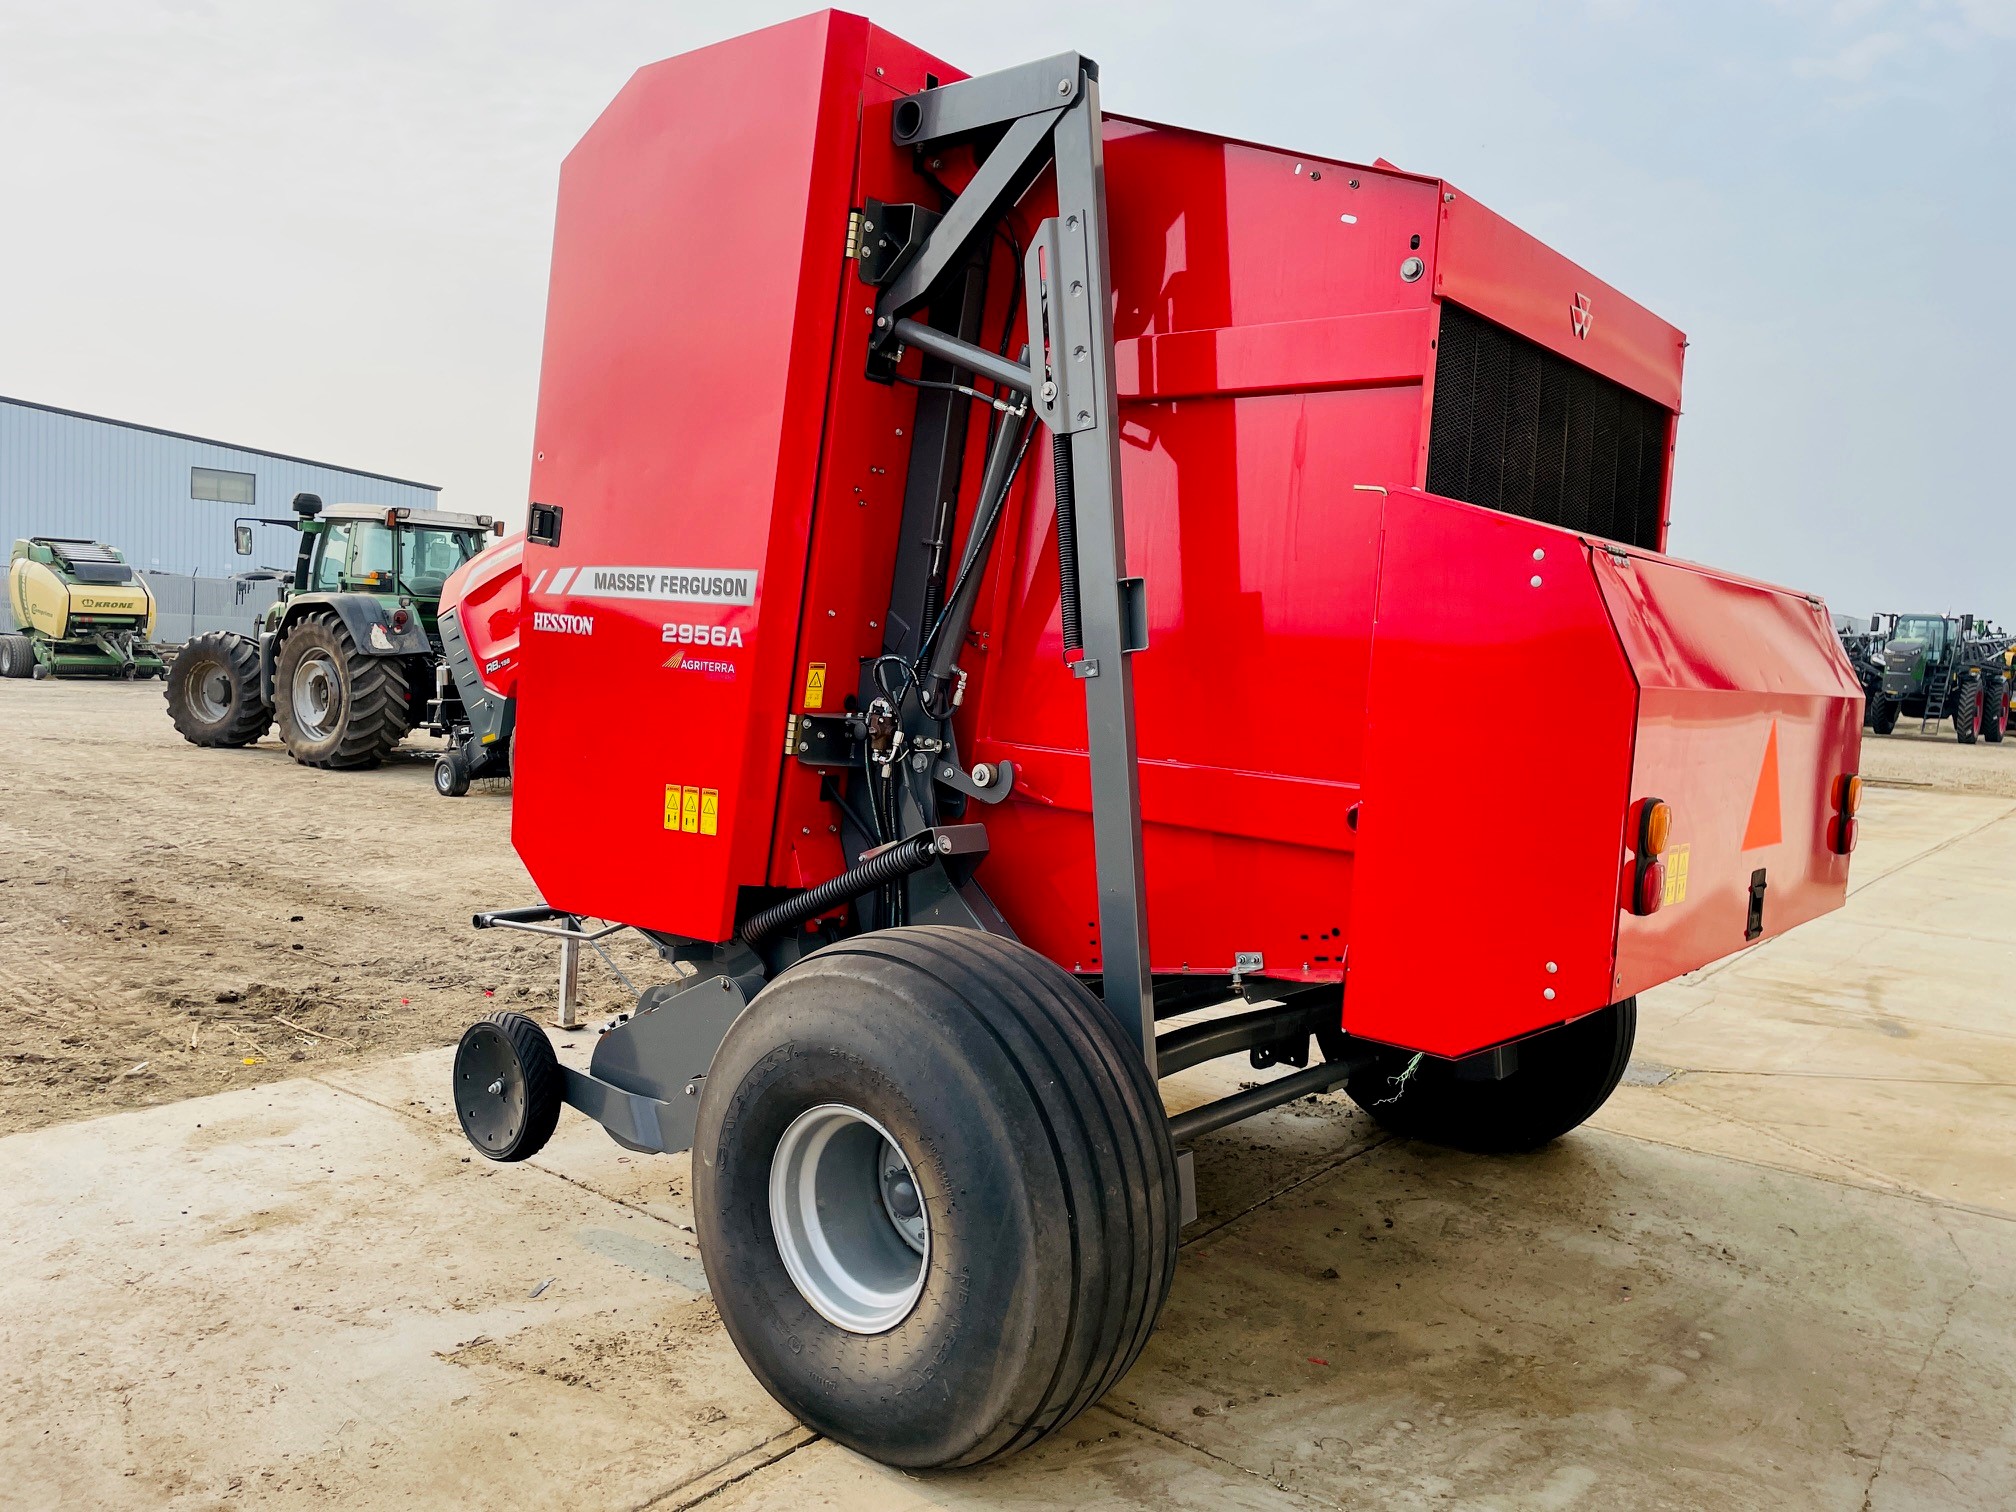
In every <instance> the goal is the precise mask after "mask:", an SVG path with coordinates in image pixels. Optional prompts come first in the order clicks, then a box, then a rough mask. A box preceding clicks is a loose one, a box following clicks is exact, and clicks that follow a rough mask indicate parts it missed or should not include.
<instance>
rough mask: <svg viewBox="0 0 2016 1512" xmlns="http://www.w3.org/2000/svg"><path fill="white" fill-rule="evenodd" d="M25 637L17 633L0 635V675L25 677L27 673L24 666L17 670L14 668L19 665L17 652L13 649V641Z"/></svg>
mask: <svg viewBox="0 0 2016 1512" xmlns="http://www.w3.org/2000/svg"><path fill="white" fill-rule="evenodd" d="M25 638H26V637H24V636H19V635H0V677H26V676H27V675H28V669H27V668H26V667H22V668H21V670H20V671H18V672H17V671H15V670H14V669H15V668H16V667H17V666H19V665H20V663H19V660H18V656H19V653H18V652H16V651H15V649H14V643H15V642H16V641H18V640H23V639H25Z"/></svg>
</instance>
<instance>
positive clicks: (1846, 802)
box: [1827, 772, 1862, 856]
mask: <svg viewBox="0 0 2016 1512" xmlns="http://www.w3.org/2000/svg"><path fill="white" fill-rule="evenodd" d="M1861 807H1862V779H1861V778H1860V777H1858V776H1856V775H1854V774H1853V773H1852V772H1851V773H1848V774H1847V775H1844V776H1842V777H1838V778H1836V779H1835V781H1834V817H1833V818H1832V819H1830V820H1828V822H1827V846H1828V848H1829V849H1830V850H1832V851H1833V852H1834V854H1835V855H1837V856H1845V855H1847V854H1848V853H1849V852H1850V851H1852V850H1853V849H1855V837H1856V836H1857V835H1858V834H1859V833H1860V832H1861V828H1862V826H1861V825H1859V824H1857V823H1856V822H1855V811H1856V810H1857V809H1859V808H1861Z"/></svg>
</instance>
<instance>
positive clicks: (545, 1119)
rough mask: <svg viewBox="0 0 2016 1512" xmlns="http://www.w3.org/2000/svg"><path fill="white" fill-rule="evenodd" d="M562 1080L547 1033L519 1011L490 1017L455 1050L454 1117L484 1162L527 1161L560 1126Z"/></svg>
mask: <svg viewBox="0 0 2016 1512" xmlns="http://www.w3.org/2000/svg"><path fill="white" fill-rule="evenodd" d="M493 1078H494V1080H493ZM564 1080H565V1079H564V1078H563V1077H562V1075H561V1073H560V1059H559V1057H558V1056H556V1055H555V1054H554V1053H553V1044H552V1042H551V1041H550V1040H548V1039H547V1038H546V1031H545V1030H543V1029H541V1028H540V1027H539V1026H538V1025H537V1024H535V1023H533V1022H532V1020H531V1019H529V1018H527V1017H526V1016H525V1015H524V1014H522V1013H493V1014H491V1015H490V1017H488V1018H486V1019H481V1020H478V1021H477V1022H476V1023H473V1024H471V1025H470V1026H469V1027H468V1028H467V1029H465V1030H463V1031H462V1040H461V1043H459V1044H458V1045H456V1047H455V1082H454V1085H455V1117H456V1119H457V1121H459V1122H460V1123H461V1125H462V1133H463V1134H464V1136H466V1137H467V1139H468V1140H469V1143H470V1144H471V1145H473V1146H474V1147H475V1149H476V1151H477V1153H478V1154H480V1155H482V1156H484V1157H485V1158H486V1159H489V1160H495V1161H499V1162H507V1161H514V1160H529V1159H530V1158H531V1157H532V1156H534V1155H537V1154H538V1153H539V1152H540V1151H541V1150H542V1149H544V1148H545V1147H546V1141H547V1140H549V1139H551V1138H552V1137H553V1130H554V1129H555V1128H556V1127H558V1126H559V1122H560V1104H561V1102H562V1101H563V1100H564V1099H563V1098H562V1096H561V1093H562V1091H563V1090H564ZM492 1086H496V1087H498V1088H499V1089H500V1090H499V1091H497V1092H494V1093H493V1092H492V1091H491V1090H490V1088H491V1087H492ZM492 1097H497V1098H501V1099H502V1100H503V1101H502V1104H501V1106H500V1108H497V1109H493V1108H491V1107H489V1106H487V1105H486V1103H485V1101H484V1100H485V1099H488V1098H492ZM500 1114H501V1117H500ZM500 1121H501V1122H503V1124H504V1128H503V1129H502V1131H501V1132H500V1131H498V1130H497V1128H496V1124H497V1123H498V1122H500Z"/></svg>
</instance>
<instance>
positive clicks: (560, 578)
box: [553, 567, 581, 593]
mask: <svg viewBox="0 0 2016 1512" xmlns="http://www.w3.org/2000/svg"><path fill="white" fill-rule="evenodd" d="M580 570H581V569H580V568H578V567H562V568H561V569H560V570H559V571H558V572H556V573H554V574H553V591H554V592H555V593H565V592H566V591H567V584H568V583H569V582H570V581H572V579H573V577H574V574H575V573H577V572H579V571H580Z"/></svg>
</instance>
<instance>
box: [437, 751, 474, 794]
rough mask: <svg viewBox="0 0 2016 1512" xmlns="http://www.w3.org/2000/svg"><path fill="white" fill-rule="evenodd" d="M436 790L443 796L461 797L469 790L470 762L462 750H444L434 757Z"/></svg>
mask: <svg viewBox="0 0 2016 1512" xmlns="http://www.w3.org/2000/svg"><path fill="white" fill-rule="evenodd" d="M434 791H435V792H437V793H439V794H440V795H441V796H442V797H443V798H460V797H461V796H462V795H463V794H464V793H466V792H468V791H469V763H468V762H466V761H464V760H463V759H462V753H461V752H460V751H444V752H443V753H442V754H441V755H439V756H436V757H435V758H434Z"/></svg>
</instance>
